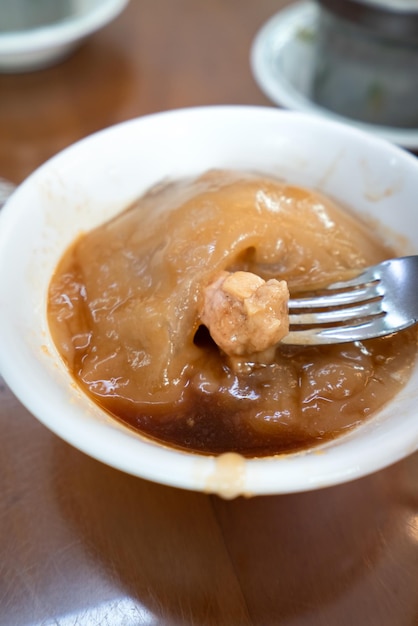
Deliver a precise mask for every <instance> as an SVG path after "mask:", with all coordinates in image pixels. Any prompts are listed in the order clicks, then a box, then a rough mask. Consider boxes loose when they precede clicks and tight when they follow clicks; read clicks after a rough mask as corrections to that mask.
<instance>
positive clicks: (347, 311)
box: [289, 299, 383, 326]
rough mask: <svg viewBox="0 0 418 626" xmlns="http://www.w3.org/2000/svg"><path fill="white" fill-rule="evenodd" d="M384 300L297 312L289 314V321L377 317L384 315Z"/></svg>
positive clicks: (306, 322) (324, 321)
mask: <svg viewBox="0 0 418 626" xmlns="http://www.w3.org/2000/svg"><path fill="white" fill-rule="evenodd" d="M382 313H383V309H382V300H381V299H379V300H372V301H371V302H365V303H363V304H361V305H359V306H350V307H346V308H342V309H332V310H329V311H318V312H317V313H314V312H312V313H297V314H292V313H291V314H290V315H289V323H290V325H291V326H293V325H310V326H313V325H316V324H332V323H334V322H335V323H338V322H341V323H343V322H349V321H352V320H358V321H359V320H362V319H363V318H365V317H375V316H377V315H382Z"/></svg>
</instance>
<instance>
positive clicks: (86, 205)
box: [0, 106, 418, 496]
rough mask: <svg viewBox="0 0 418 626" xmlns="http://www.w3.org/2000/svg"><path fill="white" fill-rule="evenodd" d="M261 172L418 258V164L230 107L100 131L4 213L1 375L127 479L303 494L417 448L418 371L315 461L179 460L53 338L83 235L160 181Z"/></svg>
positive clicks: (295, 119)
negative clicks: (344, 208)
mask: <svg viewBox="0 0 418 626" xmlns="http://www.w3.org/2000/svg"><path fill="white" fill-rule="evenodd" d="M213 167H216V168H237V169H243V170H245V169H251V170H254V169H256V170H260V171H262V172H265V173H271V174H274V175H278V176H281V177H284V178H285V179H287V180H288V181H290V182H292V183H295V184H299V185H304V186H308V187H313V188H318V189H320V190H322V191H323V192H324V193H326V194H329V195H330V196H332V197H334V198H335V199H336V200H339V201H341V202H343V203H344V204H345V205H348V206H350V207H352V209H353V210H354V211H355V212H357V213H358V214H360V215H364V216H367V218H370V219H372V220H377V222H378V223H380V224H381V225H382V227H381V233H382V236H384V237H385V238H386V239H388V241H390V242H391V243H392V244H394V245H396V246H397V247H398V248H399V247H400V245H401V244H402V252H403V253H416V252H418V213H417V211H416V199H417V197H418V161H417V160H416V158H415V157H413V156H411V155H410V154H408V153H406V152H404V151H403V150H402V149H400V148H397V147H395V146H394V145H391V144H390V143H387V142H385V141H384V140H382V139H379V138H377V137H375V136H370V135H368V134H364V133H363V132H362V131H360V130H358V129H356V128H354V127H352V126H346V125H342V124H340V123H337V122H334V121H329V120H326V119H322V118H319V117H318V116H309V115H306V114H303V113H296V112H286V111H280V110H278V109H274V108H262V107H245V106H225V107H223V106H221V107H202V108H195V109H185V110H177V111H172V112H164V113H158V114H154V115H150V116H147V117H142V118H139V119H135V120H132V121H128V122H125V123H122V124H119V125H117V126H114V127H111V128H109V129H106V130H103V131H101V132H98V133H96V134H94V135H92V136H91V137H88V138H86V139H84V140H82V141H80V142H78V143H77V144H75V145H73V146H71V147H70V148H68V149H66V150H64V151H63V152H62V153H60V154H58V155H57V156H56V157H54V158H53V159H51V160H50V161H48V162H47V163H46V164H45V165H43V166H42V167H40V168H39V169H38V170H37V171H35V172H34V173H33V174H32V175H31V176H30V177H29V178H28V179H27V180H26V181H25V182H24V183H23V184H22V185H21V186H20V187H19V188H18V189H17V190H16V191H15V192H14V194H13V195H12V197H11V198H10V199H9V201H8V202H7V204H6V205H5V207H4V209H3V210H2V212H1V214H0V346H1V349H0V371H1V373H2V375H3V377H4V379H5V381H6V382H7V384H8V385H9V386H10V387H11V389H12V390H13V391H14V393H15V394H16V396H17V397H18V398H19V399H20V400H21V402H22V403H23V404H24V405H26V407H27V408H28V409H29V411H31V412H32V413H33V415H34V416H36V417H37V418H38V419H39V420H40V421H41V422H42V423H43V424H44V425H45V426H47V427H48V428H49V429H51V430H52V431H53V432H55V433H56V434H57V435H58V436H60V437H61V438H63V439H64V440H66V441H67V442H69V443H70V444H72V445H74V446H75V447H76V448H78V449H80V450H82V451H84V452H85V453H87V454H89V455H91V456H92V457H94V458H96V459H99V460H101V461H103V462H104V463H107V464H109V465H111V466H113V467H116V468H119V469H121V470H123V471H126V472H128V473H130V474H133V475H136V476H141V477H143V478H146V479H150V480H153V481H157V482H161V483H164V484H168V485H173V486H177V487H183V488H187V489H193V490H200V491H208V492H216V493H220V494H223V495H225V496H234V495H238V494H273V493H286V492H297V491H306V490H310V489H316V488H320V487H324V486H328V485H333V484H337V483H341V482H344V481H348V480H352V479H354V478H358V477H360V476H363V475H365V474H368V473H370V472H373V471H375V470H378V469H380V468H383V467H385V466H387V465H389V464H391V463H393V462H395V461H397V460H398V459H401V458H402V457H404V456H406V455H408V454H410V453H412V452H413V451H415V450H416V449H417V447H418V419H417V406H418V364H417V366H416V367H415V369H414V371H413V374H412V377H411V379H410V381H409V383H408V384H407V385H406V386H405V388H404V389H403V390H402V391H401V393H400V394H399V395H398V396H397V397H396V398H395V399H394V400H393V401H392V402H391V403H390V404H389V405H387V406H386V407H385V408H384V409H383V410H382V411H380V412H379V413H378V414H377V415H376V416H375V417H374V418H372V419H370V421H368V422H366V423H365V424H363V425H362V426H360V427H359V428H357V429H356V430H354V431H352V432H350V433H349V434H347V435H345V436H343V437H340V438H339V439H336V440H334V441H333V442H330V443H328V444H326V445H323V446H321V447H317V448H315V449H313V450H310V451H305V452H300V453H295V454H289V455H282V456H279V457H271V458H264V459H250V460H242V462H240V463H235V462H233V463H229V464H228V457H222V456H221V457H219V458H215V457H212V456H202V455H198V454H194V453H191V452H183V451H179V450H175V449H170V448H168V447H167V446H164V445H160V444H158V443H156V442H154V441H150V440H147V439H146V438H144V437H142V436H141V435H138V434H136V433H135V432H133V431H132V430H130V429H129V428H125V427H124V426H122V425H121V424H119V423H117V422H116V421H115V420H113V419H112V418H111V417H109V416H108V415H107V414H106V413H105V412H104V411H102V410H101V409H100V408H98V407H97V406H96V405H95V404H94V403H93V402H92V401H91V400H90V399H89V398H87V397H86V395H85V394H84V393H83V392H82V391H80V390H79V389H78V388H77V386H76V385H75V384H74V382H73V380H72V378H71V376H70V374H69V373H68V371H67V369H66V368H65V366H64V365H63V362H62V360H61V358H60V357H59V355H58V353H57V350H56V349H55V347H54V344H53V342H52V340H51V337H50V333H49V330H48V323H47V317H46V298H47V289H48V284H49V281H50V278H51V275H52V272H53V271H54V269H55V267H56V265H57V262H58V260H59V258H60V257H61V255H62V253H63V252H64V250H65V249H66V247H67V246H68V245H69V244H70V243H71V242H72V241H73V240H74V238H75V237H77V235H78V234H79V233H80V232H81V231H85V230H87V229H90V228H92V227H94V226H96V225H98V224H100V223H102V222H103V221H105V220H107V219H108V218H110V217H111V216H113V215H115V214H116V213H118V212H119V211H121V210H122V209H123V208H125V207H126V206H127V205H128V204H129V203H130V202H131V201H133V200H134V199H135V198H137V197H138V196H139V195H141V194H142V193H143V192H144V191H145V190H146V189H148V188H149V187H151V186H152V185H154V184H155V183H157V182H159V181H161V180H162V179H166V178H167V177H170V178H177V177H184V176H190V175H198V174H200V173H202V172H203V171H205V170H207V169H209V168H213Z"/></svg>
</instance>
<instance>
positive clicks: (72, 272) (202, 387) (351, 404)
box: [48, 171, 416, 457]
mask: <svg viewBox="0 0 418 626" xmlns="http://www.w3.org/2000/svg"><path fill="white" fill-rule="evenodd" d="M391 256H394V252H393V250H390V249H388V248H387V247H386V246H385V245H384V244H382V243H381V242H380V241H378V240H377V239H376V237H375V235H374V234H373V233H371V232H370V228H367V227H366V226H365V225H364V224H362V223H361V222H359V221H358V220H357V219H354V218H353V216H351V215H350V214H349V213H347V212H346V211H343V210H342V209H340V208H339V207H337V206H336V205H335V203H333V202H332V201H331V200H330V199H328V198H326V197H324V196H322V195H321V194H319V193H317V192H314V191H311V190H306V189H302V188H299V187H295V186H290V185H288V184H286V183H283V182H281V181H279V180H276V179H273V178H271V177H267V176H260V175H254V174H249V173H242V172H229V171H211V172H208V173H206V174H204V175H203V176H201V177H199V178H198V179H196V180H191V181H190V180H187V181H177V182H173V183H170V184H166V185H160V186H157V187H155V188H153V189H151V190H150V191H149V192H148V193H147V194H145V195H144V196H143V197H142V198H140V199H139V200H138V201H137V202H136V203H134V205H132V206H131V207H129V208H128V209H126V210H125V211H123V212H122V213H120V214H119V215H118V216H117V217H115V218H114V219H113V220H111V221H109V222H107V223H106V224H103V225H102V226H99V227H98V228H96V229H94V230H93V231H91V232H90V233H87V234H86V235H83V236H82V237H80V238H79V239H78V240H77V241H76V242H75V243H74V244H73V245H72V246H71V247H70V249H69V250H68V251H67V252H66V253H65V255H64V256H63V258H62V259H61V261H60V263H59V266H58V267H57V270H56V272H55V274H54V276H53V278H52V281H51V285H50V290H49V303H48V316H49V324H50V329H51V333H52V336H53V339H54V341H55V344H56V346H57V348H58V350H59V352H60V354H61V355H62V358H63V359H64V361H65V363H66V364H67V366H68V368H69V370H70V371H71V373H72V375H73V376H74V378H75V380H76V381H77V383H78V384H79V385H80V386H81V387H82V388H83V389H84V390H85V391H86V392H87V393H88V394H89V395H90V396H91V397H92V398H93V399H94V401H95V402H96V403H98V404H99V405H100V406H102V407H103V408H104V409H105V410H106V411H108V412H109V413H110V414H111V415H113V416H114V417H116V418H117V419H119V420H121V421H122V422H124V423H125V424H128V425H129V426H131V427H132V428H134V429H136V430H138V431H140V432H141V433H143V434H145V435H147V436H149V437H152V438H154V439H157V440H159V441H162V442H164V443H167V444H170V445H173V446H175V447H180V448H184V449H189V450H193V451H198V452H201V453H205V454H218V453H222V452H238V453H240V454H242V455H243V456H247V457H253V456H267V455H271V454H279V453H284V452H291V451H296V450H301V449H304V448H308V447H312V446H315V445H317V444H319V443H321V442H323V441H326V440H328V439H332V438H334V437H336V436H338V435H339V434H341V433H343V432H346V431H347V430H348V429H351V428H353V427H354V426H356V425H358V424H360V423H361V422H362V421H364V420H365V419H367V418H369V417H370V415H372V414H374V413H375V412H376V411H377V410H378V409H379V408H381V407H382V406H383V405H384V404H386V403H387V402H388V401H389V400H390V399H391V398H392V397H393V396H394V395H395V394H396V393H397V392H398V391H399V389H400V388H401V387H402V385H403V384H404V383H405V382H406V380H407V379H408V375H409V372H410V369H411V367H412V364H413V362H414V360H415V355H416V330H415V329H409V330H407V331H404V332H402V333H398V334H397V335H394V336H390V337H386V338H383V339H376V340H370V341H368V342H363V343H361V342H356V343H349V344H343V345H338V346H322V347H302V346H297V347H290V346H285V345H281V344H280V343H279V344H278V345H277V346H276V348H275V349H274V351H273V358H270V359H268V360H263V359H262V358H257V355H255V358H253V357H254V355H244V356H242V358H237V357H234V358H233V359H231V358H230V357H228V356H227V355H225V354H224V353H223V352H222V350H220V349H219V348H218V346H217V345H216V344H215V343H214V341H213V340H212V338H211V337H210V335H209V332H208V331H207V329H206V327H205V326H203V325H202V322H201V319H200V317H199V311H200V309H201V303H202V299H203V298H204V292H205V288H206V287H207V286H208V285H210V283H211V282H212V281H213V279H214V278H215V277H216V276H217V275H218V274H219V273H220V272H224V271H227V272H235V271H241V270H243V271H249V272H253V273H254V274H256V275H258V276H260V277H261V278H263V279H264V280H266V281H268V280H270V279H278V280H285V281H286V282H287V284H288V287H289V290H290V292H292V290H293V291H295V290H298V291H300V290H302V289H312V288H314V287H315V286H320V285H324V284H327V283H329V282H332V281H335V280H341V279H344V277H345V276H347V274H348V273H350V274H351V273H352V270H353V269H354V270H355V269H360V268H362V267H364V266H367V265H371V264H374V263H377V262H379V261H381V260H383V259H385V258H389V257H391Z"/></svg>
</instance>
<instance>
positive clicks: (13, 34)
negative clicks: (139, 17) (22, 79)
mask: <svg viewBox="0 0 418 626" xmlns="http://www.w3.org/2000/svg"><path fill="white" fill-rule="evenodd" d="M128 1H129V0H63V1H62V3H61V4H62V5H63V9H62V11H63V12H62V18H59V17H57V19H56V20H55V21H52V22H51V23H46V24H45V25H39V24H38V22H37V21H36V14H35V11H36V9H35V8H34V5H35V2H33V4H31V3H32V0H26V4H27V5H28V7H26V8H25V6H24V4H23V5H22V7H20V5H21V4H22V2H20V3H19V4H18V5H17V6H16V4H15V0H11V2H10V3H7V2H4V3H2V7H1V12H0V19H1V20H2V27H3V29H4V27H5V24H8V20H9V19H10V20H12V22H11V23H12V24H14V23H15V22H18V21H19V15H20V14H21V19H22V28H21V30H19V29H18V27H17V26H16V28H15V29H13V30H10V31H8V30H7V31H2V32H0V72H6V73H10V72H27V71H33V70H39V69H43V68H45V67H48V66H50V65H53V64H54V63H57V62H58V61H60V60H62V59H63V58H65V57H66V56H68V55H69V54H70V53H71V52H73V51H74V50H75V48H76V47H77V46H79V45H80V43H81V42H82V41H83V40H84V39H85V38H86V37H88V36H89V35H91V34H92V33H94V32H95V31H97V30H99V29H100V28H102V27H103V26H105V25H106V24H107V23H108V22H110V21H111V20H113V19H114V18H116V17H117V15H119V13H120V12H121V11H122V10H123V9H124V8H125V6H126V5H127V4H128ZM50 2H52V0H50ZM29 5H30V6H29ZM38 6H39V8H40V10H41V9H42V4H40V5H38ZM59 7H60V2H58V1H57V2H56V5H55V7H54V6H52V7H51V9H53V10H54V13H55V14H56V15H60V14H59V12H58V9H59ZM64 7H65V11H64ZM45 11H46V9H45ZM66 11H68V14H66ZM28 13H29V14H31V15H32V17H33V19H34V24H35V26H34V27H33V28H31V27H30V22H29V24H26V25H25V17H26V16H27V15H28Z"/></svg>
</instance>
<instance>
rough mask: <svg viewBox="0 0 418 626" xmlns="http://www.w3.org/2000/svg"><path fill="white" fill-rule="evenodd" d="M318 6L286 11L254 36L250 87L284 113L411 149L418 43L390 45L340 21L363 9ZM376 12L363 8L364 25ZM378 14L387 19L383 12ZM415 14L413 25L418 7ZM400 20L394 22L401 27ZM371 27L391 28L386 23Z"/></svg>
mask: <svg viewBox="0 0 418 626" xmlns="http://www.w3.org/2000/svg"><path fill="white" fill-rule="evenodd" d="M387 2H389V0H386V4H387ZM323 4H324V5H325V4H326V5H327V7H324V6H319V2H318V3H315V2H302V3H298V4H296V5H292V6H291V7H289V8H287V9H285V10H283V11H280V12H279V13H278V14H276V15H275V16H273V17H272V18H271V19H270V20H269V21H268V22H267V23H266V24H265V25H264V26H263V27H262V28H261V30H260V31H259V32H258V34H257V35H256V37H255V40H254V42H253V46H252V50H251V66H252V70H253V74H254V77H255V80H256V81H257V83H258V85H259V86H260V88H261V89H262V90H263V91H264V93H265V94H266V95H267V96H268V97H269V98H271V100H272V101H273V102H275V103H276V104H278V105H281V106H284V107H285V108H288V109H294V110H299V111H307V112H312V113H316V114H319V115H322V116H326V117H333V118H335V119H340V120H343V121H345V122H351V123H353V124H355V125H357V126H360V127H361V128H363V129H364V130H368V131H369V132H373V133H376V134H378V135H380V136H382V137H384V138H385V139H388V140H389V141H392V142H394V143H397V144H399V145H401V146H403V147H406V148H417V147H418V98H417V96H418V43H413V42H411V41H410V40H408V43H407V42H406V41H401V42H400V41H399V40H398V39H396V40H395V41H394V40H393V39H391V38H390V37H389V36H388V35H387V34H382V32H381V31H376V30H374V31H373V32H374V34H373V35H370V31H369V29H370V28H371V23H370V22H369V21H368V22H367V24H366V25H364V24H362V25H360V26H359V25H358V24H357V22H355V21H354V20H355V19H358V14H357V13H354V14H351V15H350V16H349V15H348V14H347V13H346V11H347V10H348V9H350V8H351V9H353V8H355V9H360V8H364V6H360V5H364V3H360V2H352V1H351V0H344V2H341V1H338V0H323ZM376 4H377V0H376V2H374V3H373V4H370V5H369V6H367V7H366V8H367V9H368V13H367V16H368V19H369V18H370V11H371V10H372V9H373V10H376V11H379V16H381V15H380V7H379V9H377V8H376V7H375V5H376ZM340 6H341V7H343V8H344V14H343V15H341V13H339V12H338V10H339V9H340ZM382 11H384V12H383V14H384V15H385V17H386V18H387V19H389V18H388V16H387V15H386V12H387V11H386V9H384V10H383V9H382ZM416 12H417V15H416V19H417V20H418V7H417V9H416ZM364 15H365V14H364V13H363V19H364ZM390 15H392V13H390ZM406 15H407V14H406V13H405V14H403V15H402V17H403V18H404V19H408V18H407V17H406ZM408 15H409V18H410V16H411V12H408ZM399 17H401V16H399ZM379 24H380V25H382V24H384V25H385V24H389V25H391V26H392V27H393V23H392V21H391V20H390V19H389V21H387V22H386V21H385V22H382V21H380V22H379ZM412 26H413V24H412V22H411V21H410V28H412ZM381 27H382V26H381ZM353 31H354V32H353ZM393 37H394V35H393Z"/></svg>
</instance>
